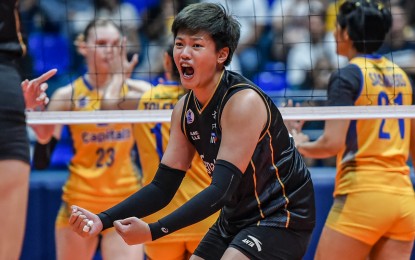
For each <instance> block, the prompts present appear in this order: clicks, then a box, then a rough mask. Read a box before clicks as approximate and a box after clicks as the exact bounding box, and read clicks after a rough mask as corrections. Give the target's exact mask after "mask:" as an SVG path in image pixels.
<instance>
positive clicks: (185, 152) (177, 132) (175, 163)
mask: <svg viewBox="0 0 415 260" xmlns="http://www.w3.org/2000/svg"><path fill="white" fill-rule="evenodd" d="M183 103H184V98H181V99H180V100H179V102H178V103H177V104H176V106H175V107H174V110H173V113H172V117H171V128H170V139H169V143H168V145H167V147H166V151H165V152H164V155H163V158H162V160H161V163H163V164H165V165H167V166H169V167H171V168H173V169H179V170H183V171H187V170H188V169H189V167H190V164H191V161H192V159H193V156H194V154H195V148H194V147H193V146H192V145H191V144H190V142H189V141H188V140H187V138H186V137H185V135H184V134H183V132H182V129H181V113H182V110H183Z"/></svg>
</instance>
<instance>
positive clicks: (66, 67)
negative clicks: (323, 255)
mask: <svg viewBox="0 0 415 260" xmlns="http://www.w3.org/2000/svg"><path fill="white" fill-rule="evenodd" d="M262 1H263V4H264V5H263V6H265V9H264V8H262V7H260V2H261V1H260V0H238V1H237V0H228V1H213V2H222V4H223V5H226V6H228V7H229V8H230V9H232V8H234V10H233V12H234V13H235V14H236V15H237V16H239V19H240V21H241V23H242V25H243V28H244V29H246V30H244V36H243V38H242V39H241V43H240V45H241V46H242V47H240V51H238V52H237V56H236V58H235V62H234V63H233V64H232V65H231V67H230V69H234V70H238V71H240V72H241V73H243V74H244V75H245V76H247V77H249V78H250V79H252V80H253V81H254V82H256V83H257V84H258V85H259V86H260V87H261V88H263V89H264V90H265V91H266V92H268V94H269V95H270V96H272V97H273V98H274V100H275V102H276V103H277V104H279V105H281V104H282V103H283V102H285V101H286V100H287V99H288V98H292V99H294V100H295V101H296V102H299V103H302V105H303V106H318V105H323V104H324V100H325V97H326V87H327V80H328V75H329V74H330V72H331V71H333V70H334V69H336V68H338V67H340V66H342V65H343V64H345V60H344V59H342V58H340V57H337V56H336V55H335V53H334V49H333V46H334V42H333V40H332V38H331V31H332V30H333V24H334V21H335V12H336V3H337V2H335V1H333V0H262ZM191 2H197V1H196V0H193V1H192V0H186V1H175V0H123V1H121V0H120V1H117V0H21V1H20V11H21V20H22V27H23V30H24V37H25V40H26V42H27V43H28V55H26V57H25V58H24V59H23V60H22V61H21V63H20V64H21V68H22V74H23V76H24V78H33V77H35V76H37V75H40V74H41V73H43V72H45V71H47V70H49V69H51V68H58V70H59V72H58V75H57V76H56V77H54V78H53V79H52V80H51V81H50V82H49V85H50V88H49V90H48V94H49V95H51V94H52V93H53V91H54V90H55V89H56V88H57V87H59V86H63V85H66V84H68V83H69V82H71V81H72V80H73V79H75V78H76V77H78V76H79V75H81V74H82V73H83V72H84V71H85V66H84V64H83V63H82V58H81V57H80V56H79V55H78V54H77V53H76V49H75V47H74V45H73V42H74V40H75V38H76V35H77V34H78V33H80V32H81V31H82V28H83V27H84V26H85V25H86V23H88V21H89V20H90V19H92V18H94V17H111V18H112V19H114V21H116V22H117V23H119V24H120V25H121V26H122V29H123V30H124V32H125V34H126V35H128V50H129V54H130V55H132V53H135V52H138V53H139V54H140V61H139V65H138V66H137V68H136V70H135V73H134V74H133V77H134V78H140V79H145V80H148V81H150V82H153V83H156V82H157V80H158V78H159V77H161V76H162V68H161V67H160V61H161V57H159V56H158V55H159V54H160V53H161V52H160V49H162V48H164V46H166V44H168V42H169V41H170V40H171V35H169V30H168V26H169V24H170V23H171V18H172V17H174V14H175V13H176V12H177V11H178V10H180V9H181V8H182V7H183V6H185V5H186V4H188V3H191ZM236 2H239V4H236ZM340 2H341V1H340ZM385 3H386V4H388V5H390V6H393V8H394V9H393V10H394V12H393V13H394V20H395V21H397V22H395V24H394V27H393V28H392V32H391V33H390V35H389V36H388V39H387V40H386V43H385V45H384V46H383V47H382V48H381V50H380V53H382V54H384V55H386V56H388V57H389V58H391V59H392V60H393V61H395V62H397V63H398V64H399V65H400V66H401V67H402V68H404V69H405V70H406V71H407V73H408V74H409V75H410V76H411V77H412V78H415V69H414V66H413V64H412V63H413V61H414V60H415V42H414V39H415V33H414V32H415V30H414V28H415V17H414V14H415V1H411V0H406V1H405V0H401V1H399V0H386V1H385ZM132 10H133V11H132ZM314 18H319V19H318V21H317V22H316V21H314ZM321 129H322V122H318V121H313V122H309V123H307V124H306V125H305V132H306V133H308V134H309V135H310V136H311V138H313V137H316V136H318V135H319V133H321ZM64 137H65V135H64ZM32 141H33V142H34V138H33V136H32ZM70 156H71V144H70V140H69V139H66V138H63V140H62V141H61V143H60V144H59V147H58V149H57V150H56V151H55V153H54V157H53V160H52V164H51V166H50V167H49V169H48V170H45V171H36V170H33V171H32V174H31V182H30V193H29V196H30V197H29V210H28V220H27V227H26V236H25V242H24V248H23V252H22V259H29V258H30V259H55V249H54V233H53V232H54V231H53V230H54V221H55V217H56V214H57V211H58V208H59V205H60V195H61V187H62V184H63V183H64V181H65V179H66V177H67V174H68V172H67V164H68V161H69V158H70ZM307 163H308V165H309V166H310V167H311V173H312V177H313V181H314V184H315V189H316V203H317V219H318V223H317V227H316V229H315V231H314V234H313V239H312V241H311V245H310V248H309V250H308V252H307V254H306V256H305V259H312V257H313V254H314V250H315V246H316V244H317V241H318V237H319V235H320V232H321V228H322V227H323V224H324V221H325V218H326V216H327V213H328V210H329V208H330V205H331V203H332V191H333V184H334V174H335V169H334V160H333V158H330V159H326V160H308V161H307ZM411 174H412V179H413V181H414V182H415V180H414V173H413V172H412V173H411ZM385 210H387V207H385ZM96 259H100V255H99V253H98V254H97V256H96ZM412 259H415V253H413V254H412Z"/></svg>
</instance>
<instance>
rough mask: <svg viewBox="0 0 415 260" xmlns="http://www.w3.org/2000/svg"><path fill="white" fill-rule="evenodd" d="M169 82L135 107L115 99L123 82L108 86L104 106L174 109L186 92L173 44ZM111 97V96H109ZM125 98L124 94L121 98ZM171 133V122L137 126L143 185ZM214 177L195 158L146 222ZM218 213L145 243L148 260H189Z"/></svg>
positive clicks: (167, 54)
mask: <svg viewBox="0 0 415 260" xmlns="http://www.w3.org/2000/svg"><path fill="white" fill-rule="evenodd" d="M163 65H164V70H165V79H166V80H165V81H163V82H162V83H160V84H158V85H157V86H155V87H153V88H152V89H150V90H148V91H147V92H145V93H144V94H143V95H142V96H141V98H140V99H139V100H137V101H138V104H136V105H135V106H130V105H128V104H123V103H124V102H122V100H121V99H118V100H117V98H115V93H120V89H119V86H120V84H112V85H111V86H112V87H113V89H111V88H109V87H108V88H107V92H111V93H112V94H109V95H108V99H107V100H104V101H103V102H102V107H103V108H104V107H105V108H107V109H114V108H117V107H122V108H123V109H136V108H137V107H138V109H144V110H149V109H173V107H174V105H175V104H176V103H177V101H178V100H179V99H180V97H182V96H183V95H184V94H186V90H185V89H184V88H183V87H182V86H181V85H180V83H179V80H180V75H179V72H178V70H177V67H176V65H175V64H174V62H173V45H171V46H169V48H168V49H167V50H166V52H165V53H164V62H163ZM110 97H111V99H109V98H110ZM119 98H122V97H119ZM169 134H170V123H145V124H144V123H142V124H136V125H135V126H134V136H135V139H136V141H137V148H138V152H139V155H140V164H141V167H142V173H143V185H147V184H149V183H150V182H151V181H152V180H153V178H154V175H155V173H156V171H157V168H158V166H159V163H160V160H161V157H162V154H163V153H164V151H165V148H166V146H167V142H168V140H169ZM210 181H211V180H210V177H209V176H208V175H207V174H206V168H205V166H204V164H203V161H202V160H201V158H200V156H198V155H196V156H195V157H194V159H193V162H192V165H191V168H190V170H189V171H188V172H187V173H186V176H185V178H184V179H183V182H182V184H181V186H180V188H179V190H178V191H177V193H176V195H175V197H174V198H173V200H172V201H171V202H170V204H168V205H167V207H165V208H164V209H162V210H160V211H158V212H156V213H154V214H152V215H150V216H148V217H146V218H144V220H145V221H149V222H154V221H157V220H158V219H160V218H161V217H163V216H165V215H167V214H170V213H171V212H173V211H174V210H175V209H177V208H179V207H180V206H182V205H183V204H184V203H185V202H186V201H188V200H189V199H190V198H192V197H193V196H195V195H196V194H197V193H199V192H200V191H202V190H203V189H204V188H206V187H207V186H209V184H210ZM217 217H218V213H217V214H213V215H211V216H210V217H209V218H207V219H204V220H203V221H201V222H199V223H197V224H194V225H191V226H189V227H186V228H184V229H181V230H179V231H177V232H175V233H173V234H171V235H170V236H167V237H163V238H161V239H159V240H157V241H152V242H149V243H147V244H145V247H144V250H145V253H146V256H147V258H148V259H152V260H158V259H163V260H184V259H188V258H189V257H190V256H191V254H192V253H193V251H194V250H195V249H196V247H197V245H198V244H199V242H200V240H201V239H202V238H203V236H204V234H206V232H207V231H208V229H209V227H210V226H212V224H213V223H214V221H215V220H216V219H217Z"/></svg>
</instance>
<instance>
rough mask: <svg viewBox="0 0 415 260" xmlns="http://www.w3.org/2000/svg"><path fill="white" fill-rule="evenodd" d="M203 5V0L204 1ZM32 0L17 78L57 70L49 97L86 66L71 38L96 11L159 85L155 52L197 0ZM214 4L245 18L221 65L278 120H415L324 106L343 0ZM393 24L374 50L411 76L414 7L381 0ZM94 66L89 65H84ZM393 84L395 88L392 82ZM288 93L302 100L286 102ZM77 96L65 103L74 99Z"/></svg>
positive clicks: (406, 109) (75, 118) (131, 117)
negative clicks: (266, 102)
mask: <svg viewBox="0 0 415 260" xmlns="http://www.w3.org/2000/svg"><path fill="white" fill-rule="evenodd" d="M204 1H205V2H206V1H208V0H204ZM108 2H109V1H82V0H79V1H76V0H74V1H53V0H38V1H33V2H32V4H31V5H26V4H22V5H21V14H22V15H21V20H22V25H23V29H24V30H25V32H26V35H27V42H28V48H29V53H28V58H27V59H26V60H24V61H23V62H22V64H23V68H24V70H23V71H24V77H26V78H33V77H35V76H38V75H40V74H41V73H43V72H45V71H47V70H49V69H51V68H58V70H59V72H58V75H57V76H55V77H54V78H53V79H51V80H50V81H49V86H50V87H49V90H48V94H49V96H51V95H52V94H53V93H54V91H55V90H56V89H57V88H59V87H61V86H64V85H70V86H72V84H73V81H74V80H75V79H76V78H77V77H79V76H80V75H84V74H85V72H86V69H87V68H86V66H85V63H84V58H83V57H82V56H81V55H80V54H79V53H78V51H77V48H76V46H75V44H73V43H74V42H76V39H77V37H78V35H79V34H80V33H82V32H83V30H84V29H85V26H86V25H87V24H88V22H89V21H90V20H91V19H94V18H104V17H105V18H109V19H112V20H113V21H114V22H115V23H117V24H118V25H120V27H121V30H122V32H123V33H124V35H126V36H127V52H128V56H129V57H131V56H132V54H133V53H139V57H140V58H139V62H138V65H137V67H136V68H135V70H134V71H133V73H132V78H134V79H141V80H146V81H149V82H151V83H152V84H154V85H156V84H157V82H158V80H159V78H163V77H164V74H163V67H162V54H163V51H161V50H164V49H165V47H166V45H168V44H169V43H170V42H171V40H172V36H171V33H170V30H169V27H170V26H171V23H172V19H173V18H174V16H175V15H176V14H177V13H178V11H180V10H181V9H182V8H183V7H184V6H186V5H187V4H190V3H194V2H199V1H195V0H187V1H176V0H166V1H157V0H145V1H134V0H124V1H119V3H118V4H117V5H114V6H112V5H109V4H108ZM212 2H219V3H221V4H222V5H223V6H225V7H226V8H227V9H228V10H230V12H231V13H233V14H234V15H235V16H236V17H237V19H238V20H239V21H240V23H241V25H242V31H241V39H240V42H239V46H240V47H239V50H238V52H237V54H235V56H234V59H233V62H232V63H231V64H230V66H229V67H228V69H231V70H235V71H237V72H240V73H241V74H243V75H244V76H246V77H248V78H249V79H251V80H252V81H253V82H254V83H256V84H257V85H258V86H259V87H261V88H262V89H263V90H264V91H265V92H266V93H267V94H268V95H269V96H270V97H271V98H272V99H273V100H274V101H275V103H276V104H277V105H278V106H279V107H280V109H281V112H282V114H283V116H284V118H285V119H287V120H290V119H293V120H311V121H313V120H331V119H359V118H381V117H383V118H403V117H414V110H415V109H414V107H413V106H402V107H400V106H379V107H378V106H368V107H326V106H324V107H323V105H324V104H325V102H326V100H327V86H328V79H329V76H330V74H331V73H332V72H333V71H335V70H337V69H338V68H341V67H343V66H345V65H346V64H347V60H346V59H345V58H343V57H341V56H338V55H337V54H336V42H335V40H334V37H333V30H334V28H335V21H336V15H337V12H338V8H339V5H340V4H341V3H342V2H343V1H342V0H340V1H324V0H292V1H284V0H243V1H227V0H222V1H217V0H215V1H212ZM383 2H384V4H385V5H386V6H387V7H388V8H390V10H391V12H392V15H393V19H394V21H396V22H395V23H394V25H393V27H392V29H391V32H390V33H389V34H388V35H387V37H386V40H385V44H384V46H382V48H381V49H380V50H379V52H380V53H381V54H382V55H385V56H386V57H387V58H389V59H390V60H391V61H392V62H395V63H397V64H398V65H399V66H400V67H401V68H403V69H404V70H405V71H406V72H407V73H408V75H409V77H410V78H411V79H412V78H415V77H414V76H415V69H414V66H413V57H415V47H413V46H415V42H414V38H415V37H414V35H415V33H414V30H413V27H414V24H415V19H414V18H413V15H412V14H413V13H414V12H412V11H411V10H414V6H415V5H414V4H412V1H400V2H399V3H395V2H394V1H390V0H385V1H383ZM402 42H404V43H402ZM90 73H91V72H90ZM393 87H394V86H393ZM289 99H293V100H294V101H295V102H296V103H300V104H301V106H302V107H300V108H298V107H293V108H291V107H284V105H285V103H287V100H289ZM75 101H76V100H71V102H75ZM170 115H171V110H160V111H91V112H28V113H27V118H28V123H29V124H43V123H51V124H52V123H53V124H55V123H56V124H75V123H87V122H88V123H91V122H93V123H98V122H149V121H151V122H153V121H158V122H164V121H169V120H170Z"/></svg>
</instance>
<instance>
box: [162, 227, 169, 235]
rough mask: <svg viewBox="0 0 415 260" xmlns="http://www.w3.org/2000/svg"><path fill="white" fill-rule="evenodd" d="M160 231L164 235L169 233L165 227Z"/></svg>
mask: <svg viewBox="0 0 415 260" xmlns="http://www.w3.org/2000/svg"><path fill="white" fill-rule="evenodd" d="M161 231H163V233H164V234H167V233H169V230H168V229H167V228H165V227H162V228H161Z"/></svg>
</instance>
